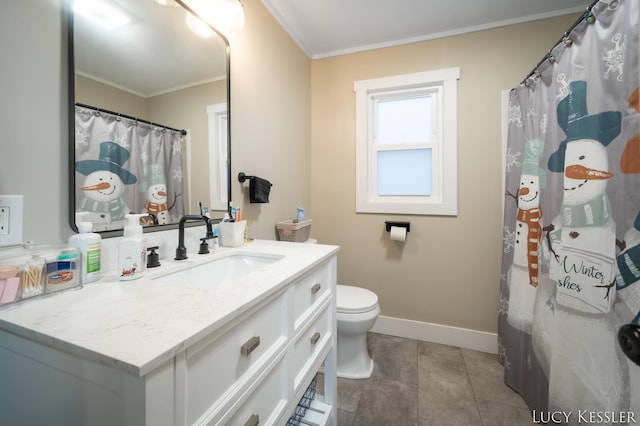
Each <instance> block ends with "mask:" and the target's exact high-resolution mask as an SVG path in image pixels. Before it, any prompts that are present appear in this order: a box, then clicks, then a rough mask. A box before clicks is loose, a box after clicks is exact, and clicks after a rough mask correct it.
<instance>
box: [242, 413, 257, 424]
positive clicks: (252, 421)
mask: <svg viewBox="0 0 640 426" xmlns="http://www.w3.org/2000/svg"><path fill="white" fill-rule="evenodd" d="M259 424H260V416H259V415H257V414H253V415H252V416H251V417H249V420H247V421H246V423H245V424H244V426H258V425H259Z"/></svg>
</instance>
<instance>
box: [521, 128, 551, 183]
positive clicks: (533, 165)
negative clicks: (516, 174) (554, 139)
mask: <svg viewBox="0 0 640 426" xmlns="http://www.w3.org/2000/svg"><path fill="white" fill-rule="evenodd" d="M543 149H544V142H542V141H541V140H540V139H531V140H528V141H527V142H526V143H525V144H524V158H523V160H522V169H521V170H520V174H522V175H531V176H538V178H539V180H538V182H539V183H538V184H539V185H540V188H544V185H545V183H546V173H545V171H544V169H542V168H541V167H540V165H539V163H540V157H541V156H542V150H543Z"/></svg>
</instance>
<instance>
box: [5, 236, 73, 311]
mask: <svg viewBox="0 0 640 426" xmlns="http://www.w3.org/2000/svg"><path fill="white" fill-rule="evenodd" d="M80 256H81V253H80V251H79V250H78V249H77V248H75V247H69V246H65V245H61V246H35V245H34V246H29V247H26V248H12V249H6V250H0V306H3V305H8V304H11V303H14V302H19V301H21V300H25V299H30V298H32V297H37V296H41V295H43V294H46V293H51V292H54V291H57V290H63V289H67V288H72V287H79V286H80V285H81V281H80V274H81V271H80V263H81V262H80V260H81V257H80Z"/></svg>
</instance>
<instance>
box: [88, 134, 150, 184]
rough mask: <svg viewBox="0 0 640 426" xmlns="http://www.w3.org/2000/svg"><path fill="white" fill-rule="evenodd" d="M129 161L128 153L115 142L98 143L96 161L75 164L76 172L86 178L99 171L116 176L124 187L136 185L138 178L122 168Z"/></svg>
mask: <svg viewBox="0 0 640 426" xmlns="http://www.w3.org/2000/svg"><path fill="white" fill-rule="evenodd" d="M128 159H129V151H127V149H126V148H123V147H121V146H120V145H118V144H117V143H115V142H111V141H105V142H101V143H100V156H99V158H98V159H97V160H82V161H78V162H77V163H76V170H77V171H78V172H80V173H82V174H83V175H85V176H87V175H89V174H91V173H93V172H97V171H99V170H106V171H108V172H111V173H115V174H117V175H118V176H119V177H120V179H121V180H122V182H123V183H124V184H125V185H131V184H133V183H136V181H137V180H138V178H136V177H135V175H134V174H132V173H130V172H129V171H128V170H127V169H125V168H124V167H122V166H123V165H124V163H126V162H127V160H128Z"/></svg>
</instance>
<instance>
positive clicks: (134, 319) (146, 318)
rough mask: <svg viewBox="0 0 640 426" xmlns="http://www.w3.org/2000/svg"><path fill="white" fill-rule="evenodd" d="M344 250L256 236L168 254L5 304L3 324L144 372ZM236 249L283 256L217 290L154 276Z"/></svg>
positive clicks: (72, 350) (83, 354)
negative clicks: (135, 268) (121, 274)
mask: <svg viewBox="0 0 640 426" xmlns="http://www.w3.org/2000/svg"><path fill="white" fill-rule="evenodd" d="M337 251H338V247H337V246H329V245H320V244H303V243H288V242H279V241H266V240H255V241H252V242H249V243H246V244H244V245H243V246H241V247H238V248H226V247H221V248H219V249H218V250H217V251H216V252H215V253H210V254H207V255H197V254H190V256H189V259H186V260H183V261H179V262H178V261H175V260H173V259H169V258H167V259H162V260H161V263H162V266H160V267H159V268H157V269H156V268H154V269H148V270H147V271H146V275H145V276H144V277H142V278H140V279H137V280H132V281H119V280H118V279H117V277H116V275H115V273H111V274H106V275H105V276H104V277H103V278H102V279H101V280H99V281H97V282H94V283H89V284H86V285H85V286H84V287H82V288H78V289H71V290H67V291H63V292H60V293H58V294H53V295H51V296H46V297H41V298H34V299H31V300H26V301H24V302H21V303H18V304H16V305H10V306H6V307H3V308H2V309H0V330H3V331H7V332H10V333H13V334H16V335H19V336H22V337H25V338H28V339H30V340H33V341H36V342H38V343H41V344H44V345H47V346H49V347H52V348H55V349H57V350H60V351H63V352H67V353H70V354H73V355H76V356H78V357H81V358H85V359H90V360H93V361H96V362H99V363H100V364H103V365H109V366H112V367H114V368H117V369H119V370H122V371H125V372H127V373H129V374H132V375H135V376H144V375H146V374H147V373H149V372H150V371H152V370H153V369H154V368H156V367H157V366H159V365H161V364H163V363H164V362H166V361H167V360H169V359H171V358H173V357H174V356H175V355H176V354H178V353H180V352H182V351H184V350H185V349H186V348H188V347H189V346H191V345H192V344H194V343H196V342H197V341H199V340H200V339H202V338H203V337H204V336H206V335H208V334H210V333H211V332H213V331H214V330H216V329H217V328H219V327H221V326H222V325H224V324H226V323H227V322H228V321H231V320H232V319H233V318H236V317H237V316H238V315H240V314H242V313H243V312H245V311H246V310H247V309H249V308H250V307H252V306H253V305H255V304H257V303H258V302H259V301H261V300H264V298H265V297H268V296H269V295H271V294H274V293H275V292H277V291H278V290H279V289H281V288H283V287H284V286H286V285H287V284H289V283H290V282H291V281H293V280H295V279H297V278H298V277H299V276H301V275H302V274H304V273H306V272H307V271H308V270H310V269H312V268H313V267H315V266H316V265H318V264H320V263H321V262H322V261H324V260H325V259H328V258H329V257H331V256H332V255H334V254H335V253H336V252H337ZM230 252H241V253H247V254H268V255H276V256H284V258H283V259H282V260H279V261H277V262H274V263H272V264H270V265H268V266H266V267H265V268H264V269H262V270H260V271H258V272H253V273H249V274H247V275H245V276H243V277H241V278H239V279H238V280H236V281H235V282H233V283H230V284H229V285H226V286H223V287H222V288H218V289H201V288H190V287H184V288H182V287H180V286H177V285H175V284H171V285H169V284H167V283H163V282H162V278H161V277H160V278H156V279H152V278H154V277H155V276H158V275H164V274H165V273H171V272H173V271H175V270H177V269H182V268H184V267H185V265H192V266H197V265H199V264H202V263H206V262H208V261H211V260H213V258H215V257H218V256H223V255H225V254H229V253H230Z"/></svg>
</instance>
